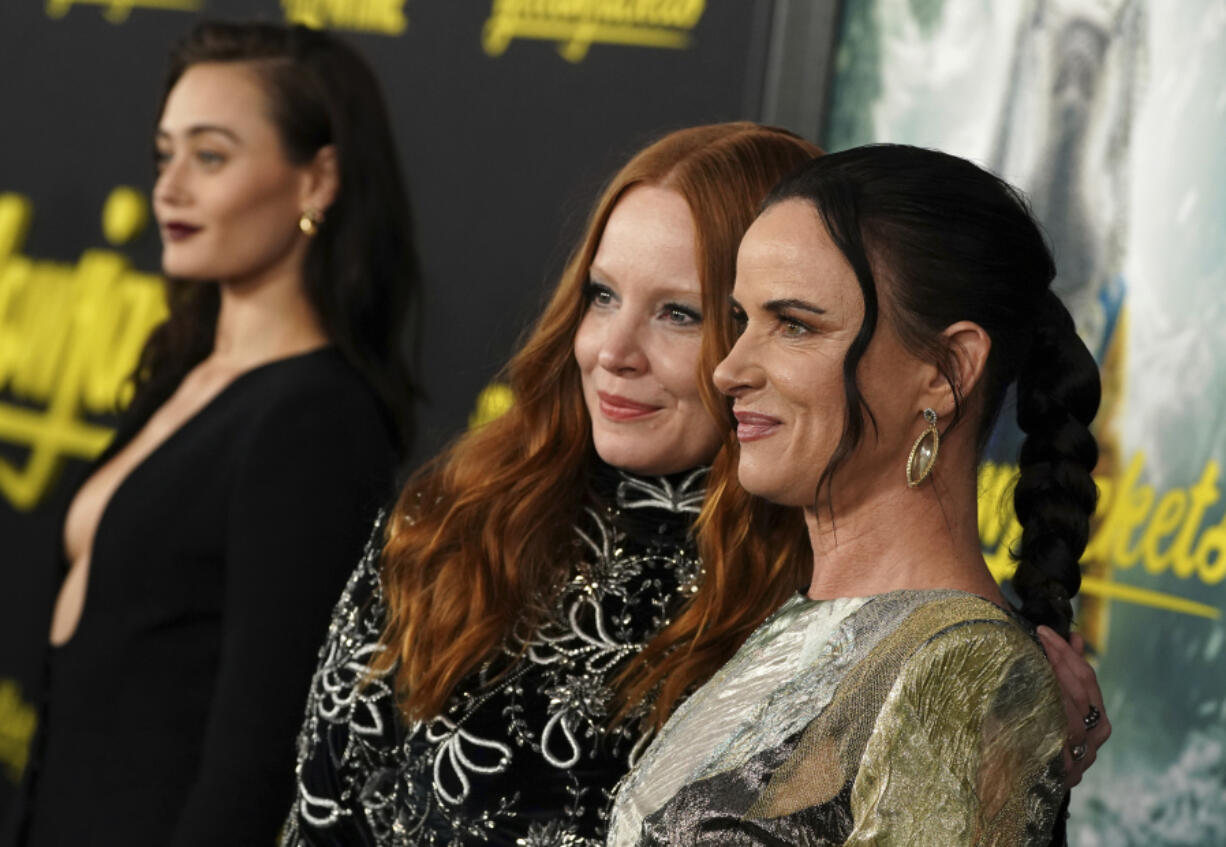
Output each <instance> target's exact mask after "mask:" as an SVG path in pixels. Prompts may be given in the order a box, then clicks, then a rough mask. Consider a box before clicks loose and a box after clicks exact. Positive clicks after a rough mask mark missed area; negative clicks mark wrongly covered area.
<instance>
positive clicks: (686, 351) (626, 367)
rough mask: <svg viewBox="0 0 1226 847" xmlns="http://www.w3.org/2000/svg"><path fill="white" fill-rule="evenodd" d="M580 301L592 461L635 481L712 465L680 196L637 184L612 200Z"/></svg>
mask: <svg viewBox="0 0 1226 847" xmlns="http://www.w3.org/2000/svg"><path fill="white" fill-rule="evenodd" d="M587 302H588V305H587V312H586V313H585V314H584V316H583V321H582V322H581V323H580V324H579V329H578V332H577V333H576V334H575V359H576V361H577V362H578V363H579V371H580V373H581V374H582V379H583V399H584V401H585V402H586V404H587V410H588V414H589V415H590V416H591V419H592V440H593V441H594V442H595V445H596V451H597V452H598V453H599V454H600V457H601V458H602V459H604V460H605V461H606V462H608V463H609V464H611V465H614V466H616V467H619V468H623V469H625V470H629V471H634V472H636V473H644V474H666V473H673V472H675V471H682V470H686V469H688V468H692V467H695V466H696V465H701V464H704V463H706V462H709V461H711V459H712V458H713V457H714V456H715V453H716V451H717V450H718V449H719V444H720V433H719V430H718V428H717V427H716V425H715V421H713V420H712V419H711V416H710V415H709V414H708V413H707V410H706V409H705V408H704V407H703V405H702V398H701V397H700V396H699V392H698V362H699V350H700V347H701V343H702V334H701V333H702V288H701V283H700V282H699V276H698V264H697V260H696V256H695V247H694V219H693V216H692V215H691V214H690V209H689V206H688V205H687V204H686V202H685V199H684V198H683V197H682V196H681V195H680V194H678V193H677V192H675V191H672V190H670V189H667V188H658V187H655V186H646V185H642V186H636V187H634V188H632V189H630V190H629V191H628V192H626V194H625V195H624V196H623V197H622V198H621V200H620V201H618V203H617V205H616V206H615V207H614V209H613V212H612V214H610V215H609V220H608V223H607V224H606V225H605V229H604V233H603V235H602V236H601V239H600V245H599V247H598V248H597V250H596V256H595V258H594V259H593V260H592V267H591V270H590V272H589V282H588V292H587Z"/></svg>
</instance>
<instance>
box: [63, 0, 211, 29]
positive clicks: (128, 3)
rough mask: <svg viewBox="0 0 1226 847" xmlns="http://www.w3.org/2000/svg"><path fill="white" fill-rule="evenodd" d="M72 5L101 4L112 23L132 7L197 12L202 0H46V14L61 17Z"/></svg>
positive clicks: (120, 18) (128, 13)
mask: <svg viewBox="0 0 1226 847" xmlns="http://www.w3.org/2000/svg"><path fill="white" fill-rule="evenodd" d="M73 6H101V7H102V8H103V10H104V11H103V17H104V18H106V19H107V20H108V21H110V22H111V23H113V24H121V23H123V22H124V21H126V20H127V19H128V15H130V14H132V10H133V9H160V10H162V11H169V12H199V11H200V10H201V9H203V8H204V0H47V6H46V8H47V15H48V17H52V18H62V17H64V16H65V15H67V14H68V10H69V9H71V8H72V7H73Z"/></svg>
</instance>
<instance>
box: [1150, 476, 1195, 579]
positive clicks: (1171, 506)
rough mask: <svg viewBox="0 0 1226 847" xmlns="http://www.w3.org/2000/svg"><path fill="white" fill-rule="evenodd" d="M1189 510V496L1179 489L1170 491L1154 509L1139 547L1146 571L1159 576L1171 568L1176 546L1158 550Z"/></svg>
mask: <svg viewBox="0 0 1226 847" xmlns="http://www.w3.org/2000/svg"><path fill="white" fill-rule="evenodd" d="M1187 510H1188V495H1187V494H1186V493H1185V492H1183V491H1180V490H1179V489H1178V488H1176V489H1172V490H1171V491H1168V492H1167V493H1166V494H1164V495H1163V496H1162V499H1161V500H1160V501H1158V508H1156V509H1154V516H1153V518H1151V519H1150V522H1149V526H1148V527H1146V528H1145V532H1144V533H1143V534H1142V535H1141V543H1140V545H1139V546H1140V548H1141V550H1142V555H1143V556H1144V559H1145V570H1147V571H1149V572H1150V573H1152V574H1159V573H1162V572H1163V571H1164V570H1166V569H1167V568H1168V567H1170V565H1171V549H1172V548H1173V546H1174V545H1173V544H1172V545H1171V547H1170V548H1167V550H1165V551H1163V550H1160V549H1158V545H1159V543H1160V542H1161V541H1162V539H1163V538H1165V537H1166V535H1167V533H1169V532H1171V531H1172V530H1174V529H1175V527H1177V526H1179V523H1180V521H1182V520H1183V516H1184V513H1185V512H1186V511H1187Z"/></svg>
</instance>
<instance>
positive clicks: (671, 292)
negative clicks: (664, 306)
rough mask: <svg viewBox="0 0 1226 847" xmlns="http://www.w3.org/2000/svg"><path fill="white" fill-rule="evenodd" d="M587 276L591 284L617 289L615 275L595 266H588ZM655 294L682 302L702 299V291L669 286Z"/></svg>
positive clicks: (661, 288) (663, 287) (662, 287)
mask: <svg viewBox="0 0 1226 847" xmlns="http://www.w3.org/2000/svg"><path fill="white" fill-rule="evenodd" d="M587 276H588V279H589V280H590V281H591V282H594V283H597V284H598V285H608V286H611V287H614V288H616V287H617V280H615V279H614V278H613V275H612V274H610V273H606V272H605V271H604V270H603V269H601V268H598V267H596V265H594V264H593V265H588V269H587ZM653 293H654V294H655V295H657V296H660V297H663V298H664V299H676V300H681V299H683V298H686V297H697V298H698V299H699V300H701V299H702V291H701V290H699V291H691V290H689V289H681V288H668V287H667V286H661V287H660V288H659V290H657V291H655V292H653Z"/></svg>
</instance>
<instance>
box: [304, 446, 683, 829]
mask: <svg viewBox="0 0 1226 847" xmlns="http://www.w3.org/2000/svg"><path fill="white" fill-rule="evenodd" d="M704 483H705V469H698V470H695V471H691V472H688V473H685V474H680V475H676V476H672V477H661V478H643V477H635V476H631V475H629V474H625V473H622V472H619V471H615V470H614V469H612V468H608V467H607V466H602V467H600V468H598V469H596V471H595V472H594V474H593V485H592V488H593V494H592V497H591V499H590V502H589V503H588V504H587V505H585V506H584V508H583V509H582V511H581V517H580V520H579V521H578V522H577V523H576V525H575V528H574V532H575V535H574V544H573V546H572V547H571V548H569V549H567V550H564V551H560V555H565V556H568V557H571V558H572V560H573V561H572V562H571V563H570V564H569V566H568V567H567V568H566V570H565V571H564V572H563V573H564V574H565V576H564V585H563V587H562V590H561V591H559V592H558V593H557V594H556V597H555V599H554V601H553V602H552V604H551V607H552V608H551V612H550V614H549V616H548V618H547V620H546V622H545V623H544V624H543V625H541V626H539V627H537V628H536V629H535V631H518V630H516V631H514V632H512V633H511V634H510V635H509V637H508V638H507V640H506V642H505V643H504V645H503V653H504V657H505V660H506V661H504V662H503V663H502V664H500V665H499V668H500V670H501V671H502V672H501V673H500V674H498V675H494V674H493V673H492V672H491V671H490V669H489V668H490V665H489V664H488V663H487V664H486V665H485V666H483V667H482V668H481V669H479V670H478V671H477V672H475V673H473V674H472V675H471V676H470V677H469V678H468V679H466V680H464V681H463V682H462V684H461V685H460V686H459V687H458V689H457V692H456V694H455V695H454V696H453V697H452V699H451V701H450V704H449V705H448V707H447V708H446V709H445V711H444V712H443V713H442V714H440V715H438V716H437V717H435V718H433V719H432V720H428V721H422V722H416V723H413V724H410V725H406V723H405V722H404V721H403V720H402V719H401V717H400V713H399V711H398V709H397V708H396V705H395V703H394V699H393V692H392V678H391V676H392V675H391V672H389V673H388V674H385V675H383V676H381V677H376V678H374V679H371V680H369V681H368V682H367V683H366V684H365V685H361V684H360V683H361V682H362V680H363V679H365V678H366V675H367V668H368V666H369V664H370V661H371V658H372V657H373V656H374V655H375V653H376V651H378V650H379V649H381V648H380V647H379V644H378V642H379V635H380V632H381V630H382V627H383V621H384V614H385V606H384V601H383V594H382V588H381V585H380V581H379V553H380V550H379V542H378V539H381V537H382V527H381V526H380V525H376V527H375V532H374V535H373V536H372V540H371V543H370V544H368V546H367V549H366V553H365V555H364V556H363V557H362V559H361V561H360V562H359V564H358V567H357V569H356V570H355V571H354V573H353V575H352V577H351V578H350V580H349V583H348V585H347V587H346V589H345V591H344V593H343V595H342V597H341V599H340V601H339V603H338V604H337V606H336V609H335V612H334V615H333V618H332V623H331V626H330V629H329V632H328V637H327V640H326V643H325V644H324V647H323V649H322V651H321V653H320V659H319V665H318V668H317V670H316V673H315V677H314V681H313V683H312V685H311V690H310V694H309V697H308V701H307V710H306V717H305V722H304V724H303V727H302V730H301V733H300V736H299V739H298V763H297V777H298V779H297V786H298V788H297V797H296V798H295V801H294V806H293V810H292V812H291V815H290V818H289V820H288V822H287V825H286V828H285V831H284V835H283V844H285V845H287V847H298V845H306V844H312V845H318V844H345V845H354V844H361V845H407V844H423V845H453V844H494V845H512V844H514V845H524V847H544V845H589V844H597V843H603V839H604V834H605V830H606V827H607V809H608V805H609V803H610V801H611V793H612V791H613V788H614V786H615V784H616V783H617V781H618V780H619V779H620V778H621V777H622V776H623V775H624V774H625V772H626V771H627V770H628V768H629V766H630V762H631V761H632V759H633V758H634V756H635V755H636V754H637V752H638V751H639V749H640V748H641V746H642V743H643V741H644V740H645V739H643V738H641V737H639V735H638V733H637V731H636V730H635V729H634V727H635V726H636V725H637V724H636V723H635V722H633V721H631V722H627V723H625V724H623V725H621V726H619V727H618V728H616V729H613V730H609V729H608V724H609V718H610V717H611V711H610V710H611V707H612V705H613V704H612V694H613V690H612V685H611V683H612V680H613V678H614V676H615V675H616V673H617V671H618V670H620V668H621V667H622V666H623V663H624V661H625V660H626V659H627V658H628V657H630V656H632V655H633V654H634V653H636V652H637V651H638V650H640V649H642V647H643V646H644V645H645V644H646V643H647V642H648V641H649V640H650V639H651V637H652V636H653V635H654V634H655V633H657V632H658V631H659V630H660V629H661V628H663V627H664V626H665V625H666V624H667V622H668V621H669V619H670V618H671V617H672V615H673V614H674V613H675V612H676V610H677V609H678V608H679V607H680V605H681V603H682V602H683V601H684V599H685V597H686V596H688V594H689V593H690V592H692V591H693V590H694V588H695V586H696V584H697V581H698V579H699V578H700V566H699V563H698V560H697V557H696V556H695V554H694V551H693V549H692V547H691V544H690V539H689V532H690V526H691V524H692V522H693V519H694V518H695V516H696V515H697V513H698V511H699V508H700V506H701V503H702V496H703V486H704ZM508 663H509V665H510V667H509V670H508V669H507V665H508ZM644 708H645V706H644Z"/></svg>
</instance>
